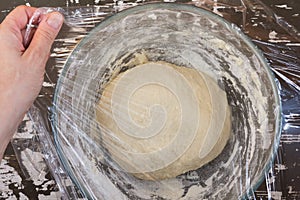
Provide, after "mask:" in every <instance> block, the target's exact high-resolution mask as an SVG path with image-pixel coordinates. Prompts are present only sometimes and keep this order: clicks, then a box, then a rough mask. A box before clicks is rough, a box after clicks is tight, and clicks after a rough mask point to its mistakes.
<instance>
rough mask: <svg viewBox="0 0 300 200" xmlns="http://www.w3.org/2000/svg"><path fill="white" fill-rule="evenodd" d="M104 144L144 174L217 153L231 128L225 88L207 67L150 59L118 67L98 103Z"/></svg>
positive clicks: (198, 162)
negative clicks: (122, 69) (121, 69)
mask: <svg viewBox="0 0 300 200" xmlns="http://www.w3.org/2000/svg"><path fill="white" fill-rule="evenodd" d="M96 118H97V121H98V122H99V125H100V127H101V130H102V139H103V145H104V146H105V148H106V149H107V150H108V152H109V153H110V154H111V157H112V159H113V160H115V162H116V163H117V164H118V165H119V166H120V167H121V168H122V169H123V170H125V171H127V172H129V173H132V174H133V175H134V176H136V177H138V178H140V179H146V180H161V179H166V178H172V177H176V176H178V175H180V174H182V173H185V172H187V171H190V170H195V169H198V168H199V167H201V166H203V165H204V164H206V163H208V162H210V161H211V160H213V159H214V158H216V157H217V156H218V155H219V154H220V153H221V152H222V150H223V148H224V146H225V145H226V143H227V140H228V138H229V135H230V132H231V121H230V109H229V106H228V103H227V99H226V94H225V92H224V91H223V90H221V89H220V88H219V87H218V85H217V84H216V83H215V81H214V80H213V79H212V78H210V77H209V76H207V75H205V74H204V73H200V72H198V71H197V70H195V69H191V68H187V67H179V66H176V65H173V64H170V63H166V62H147V63H144V64H140V65H138V66H136V67H133V68H131V69H128V70H127V71H125V72H123V73H120V74H119V75H118V76H116V77H115V78H114V79H113V80H111V81H110V82H109V83H108V84H107V85H106V86H105V88H104V91H103V93H102V96H101V99H100V101H99V103H98V106H97V109H96Z"/></svg>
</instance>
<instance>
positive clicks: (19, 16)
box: [2, 5, 37, 30]
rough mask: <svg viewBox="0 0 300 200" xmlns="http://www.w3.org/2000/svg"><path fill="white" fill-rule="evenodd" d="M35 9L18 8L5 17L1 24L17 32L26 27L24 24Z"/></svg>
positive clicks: (27, 7)
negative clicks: (15, 29)
mask: <svg viewBox="0 0 300 200" xmlns="http://www.w3.org/2000/svg"><path fill="white" fill-rule="evenodd" d="M36 9H37V8H34V7H29V6H24V5H23V6H18V7H17V8H15V9H14V10H13V11H11V12H10V13H9V15H7V17H6V18H5V19H4V21H3V23H4V24H6V25H7V26H11V27H16V28H17V29H18V30H22V29H24V28H25V27H26V24H27V23H28V21H29V19H30V18H31V16H32V15H33V13H34V11H35V10H36ZM3 23H2V24H3Z"/></svg>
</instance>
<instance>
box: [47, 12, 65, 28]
mask: <svg viewBox="0 0 300 200" xmlns="http://www.w3.org/2000/svg"><path fill="white" fill-rule="evenodd" d="M63 19H64V18H63V16H62V15H61V14H59V13H52V14H50V16H49V17H48V19H47V23H48V24H49V26H51V27H52V28H54V29H58V28H59V27H60V26H61V24H62V23H63Z"/></svg>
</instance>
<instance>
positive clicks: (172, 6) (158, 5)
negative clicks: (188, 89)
mask: <svg viewBox="0 0 300 200" xmlns="http://www.w3.org/2000/svg"><path fill="white" fill-rule="evenodd" d="M161 9H169V10H178V11H188V12H192V13H196V14H201V15H205V16H208V17H209V18H210V19H212V20H213V21H218V22H219V23H220V24H222V25H223V26H224V27H226V28H227V29H228V30H230V31H231V32H232V33H234V34H235V35H237V36H239V38H240V39H241V40H242V41H243V42H245V43H246V45H247V46H248V47H250V48H251V50H252V52H253V53H254V54H255V55H256V57H257V58H259V60H260V61H261V63H262V66H263V68H264V70H265V71H266V74H267V75H268V79H269V81H270V82H271V86H272V91H273V94H274V103H275V104H276V105H277V107H278V111H277V113H276V115H275V117H276V119H275V121H276V126H275V134H274V141H272V144H273V147H272V153H271V154H270V156H269V158H268V162H266V163H265V167H264V169H263V170H262V172H261V174H260V175H259V177H260V178H259V179H258V181H257V182H256V183H254V184H253V183H251V184H250V187H249V188H248V189H246V192H245V194H240V195H241V196H240V197H241V199H248V198H249V197H251V196H253V195H254V191H255V190H257V188H258V187H259V186H260V185H261V183H262V182H263V180H264V178H265V174H266V173H268V171H269V170H270V169H271V167H272V164H273V162H274V159H275V157H276V155H277V150H278V147H279V142H280V137H281V132H282V120H283V117H282V103H281V98H280V93H279V91H280V90H279V82H278V80H277V79H276V77H275V75H274V73H273V72H272V70H271V68H270V66H269V63H268V61H267V59H266V58H265V57H264V55H263V52H262V50H261V49H259V48H258V47H257V46H256V45H255V44H254V43H253V42H252V40H251V39H250V38H249V37H248V36H247V35H245V33H243V32H242V30H241V29H240V28H239V27H238V26H236V25H235V24H232V23H230V22H229V21H227V20H225V19H224V18H222V17H221V16H219V15H217V14H215V13H213V12H211V11H209V10H206V9H205V8H202V7H197V6H195V5H191V4H184V3H174V2H172V3H165V2H154V3H145V4H140V5H136V6H133V7H130V8H126V9H124V10H122V11H120V12H118V13H115V14H113V15H111V16H108V17H106V18H105V19H103V21H101V22H100V23H99V24H98V25H97V26H95V27H94V28H93V29H92V30H91V31H90V32H89V33H88V34H87V35H86V36H85V37H84V38H83V39H82V40H81V41H80V42H79V43H78V44H77V45H76V46H75V47H74V49H73V50H72V52H71V53H70V54H69V56H68V58H67V59H66V63H65V65H64V67H63V70H62V72H61V75H60V76H59V78H58V81H57V84H56V87H55V91H54V95H53V101H52V104H53V107H52V109H51V111H52V113H51V115H52V117H51V119H52V120H51V127H52V132H53V135H54V144H55V147H56V150H57V153H58V157H59V159H60V161H61V163H62V166H63V167H64V169H65V170H66V172H67V174H68V175H69V176H70V178H71V180H72V182H73V183H74V184H75V185H76V186H77V187H78V188H79V190H80V191H81V193H82V195H83V196H84V197H86V198H88V199H95V198H94V197H93V196H91V194H90V193H89V191H88V189H87V188H86V186H83V185H82V184H80V181H79V180H78V177H76V176H75V173H74V172H73V170H72V169H71V168H72V167H71V166H70V164H69V163H68V161H67V158H66V157H65V156H64V154H63V150H62V147H61V145H60V142H59V139H58V130H57V126H56V123H57V115H56V106H55V105H57V100H58V94H59V92H60V88H61V85H62V82H63V80H64V76H65V75H66V73H67V71H68V70H69V68H70V63H72V55H74V54H76V52H78V51H79V50H80V48H81V46H82V45H83V44H85V43H86V42H88V39H89V38H90V37H89V36H90V35H92V34H93V33H95V32H96V31H98V30H101V29H103V28H105V27H106V26H108V25H110V24H111V23H113V22H115V21H118V20H120V19H123V18H124V17H126V16H128V15H131V14H136V13H139V12H141V11H144V10H161ZM274 112H275V111H274Z"/></svg>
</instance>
